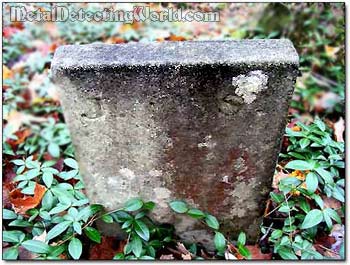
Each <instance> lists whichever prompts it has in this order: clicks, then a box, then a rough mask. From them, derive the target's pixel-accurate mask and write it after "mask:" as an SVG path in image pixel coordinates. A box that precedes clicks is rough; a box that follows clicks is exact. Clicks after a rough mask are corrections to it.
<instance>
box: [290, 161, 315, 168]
mask: <svg viewBox="0 0 350 265" xmlns="http://www.w3.org/2000/svg"><path fill="white" fill-rule="evenodd" d="M285 168H289V169H299V170H311V169H313V165H311V164H310V163H308V162H306V161H304V160H292V161H290V162H288V163H287V165H286V166H285Z"/></svg>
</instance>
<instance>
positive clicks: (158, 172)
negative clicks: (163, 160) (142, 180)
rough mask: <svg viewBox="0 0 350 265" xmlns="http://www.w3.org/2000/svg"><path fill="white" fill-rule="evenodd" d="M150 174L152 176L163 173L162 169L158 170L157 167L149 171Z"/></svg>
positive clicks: (158, 175)
mask: <svg viewBox="0 0 350 265" xmlns="http://www.w3.org/2000/svg"><path fill="white" fill-rule="evenodd" d="M149 175H150V176H151V177H160V176H161V175H162V171H161V170H156V169H153V170H151V171H150V172H149Z"/></svg>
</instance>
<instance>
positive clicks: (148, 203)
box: [143, 201, 156, 211]
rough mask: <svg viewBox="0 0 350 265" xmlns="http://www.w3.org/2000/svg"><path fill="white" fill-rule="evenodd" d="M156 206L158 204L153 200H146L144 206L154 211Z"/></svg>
mask: <svg viewBox="0 0 350 265" xmlns="http://www.w3.org/2000/svg"><path fill="white" fill-rule="evenodd" d="M155 206H156V204H155V203H154V202H152V201H149V202H145V203H144V204H143V208H144V209H145V210H149V211H152V210H153V209H154V207H155Z"/></svg>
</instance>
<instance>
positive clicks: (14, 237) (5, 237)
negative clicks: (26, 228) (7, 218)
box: [2, 230, 25, 243]
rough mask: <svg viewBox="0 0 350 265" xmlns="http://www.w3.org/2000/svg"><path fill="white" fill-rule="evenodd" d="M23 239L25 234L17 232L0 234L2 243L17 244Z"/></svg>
mask: <svg viewBox="0 0 350 265" xmlns="http://www.w3.org/2000/svg"><path fill="white" fill-rule="evenodd" d="M24 237H25V234H24V233H23V232H21V231H18V230H12V231H3V232H2V241H4V242H10V243H19V242H21V241H22V240H23V239H24Z"/></svg>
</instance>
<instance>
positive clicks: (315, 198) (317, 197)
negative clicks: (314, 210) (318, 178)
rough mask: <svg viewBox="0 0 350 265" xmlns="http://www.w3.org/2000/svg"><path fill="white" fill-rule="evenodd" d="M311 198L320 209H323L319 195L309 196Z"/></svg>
mask: <svg viewBox="0 0 350 265" xmlns="http://www.w3.org/2000/svg"><path fill="white" fill-rule="evenodd" d="M311 198H313V199H314V200H315V202H316V203H317V205H318V206H319V207H320V208H321V209H323V206H324V205H323V200H322V198H321V197H320V196H319V195H317V194H312V196H311Z"/></svg>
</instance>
